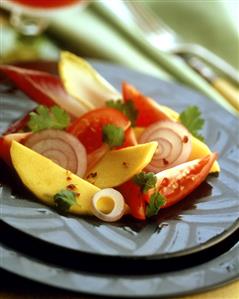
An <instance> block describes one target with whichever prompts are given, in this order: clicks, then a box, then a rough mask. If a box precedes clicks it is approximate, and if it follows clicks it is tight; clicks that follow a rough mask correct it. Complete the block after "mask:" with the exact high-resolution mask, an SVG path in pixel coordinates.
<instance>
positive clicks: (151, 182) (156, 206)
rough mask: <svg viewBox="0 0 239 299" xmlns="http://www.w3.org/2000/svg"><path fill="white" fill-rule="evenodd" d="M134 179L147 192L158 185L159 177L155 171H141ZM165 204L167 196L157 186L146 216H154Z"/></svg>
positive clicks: (142, 190)
mask: <svg viewBox="0 0 239 299" xmlns="http://www.w3.org/2000/svg"><path fill="white" fill-rule="evenodd" d="M133 181H134V182H135V184H137V185H139V186H140V190H141V192H143V193H146V192H147V191H148V190H150V189H153V188H155V187H156V183H157V178H156V176H155V174H154V173H153V172H148V173H145V172H140V173H139V174H137V175H135V176H134V177H133ZM164 204H165V197H164V196H163V195H162V194H160V193H159V192H158V191H157V190H156V188H155V190H154V193H153V194H152V195H151V196H150V199H149V204H148V205H147V207H146V216H147V217H152V216H155V215H157V214H158V211H159V210H160V208H161V207H162V206H163V205H164Z"/></svg>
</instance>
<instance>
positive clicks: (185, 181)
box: [117, 153, 217, 220]
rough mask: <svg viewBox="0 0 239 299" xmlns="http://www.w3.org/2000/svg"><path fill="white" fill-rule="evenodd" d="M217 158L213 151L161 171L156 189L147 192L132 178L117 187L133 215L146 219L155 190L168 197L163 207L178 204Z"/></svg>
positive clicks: (205, 174) (202, 178) (203, 176)
mask: <svg viewBox="0 0 239 299" xmlns="http://www.w3.org/2000/svg"><path fill="white" fill-rule="evenodd" d="M216 159H217V154H216V153H212V154H210V155H208V156H206V157H204V158H202V159H196V160H193V161H190V162H186V163H183V164H181V165H179V166H175V167H172V168H169V169H166V170H164V171H161V172H159V173H158V174H157V175H156V177H157V185H156V190H155V188H153V189H150V190H149V191H147V192H146V193H142V191H141V189H140V187H139V186H138V185H137V184H135V183H134V182H133V180H132V179H131V180H129V181H127V182H126V183H124V184H122V185H121V186H119V187H117V189H118V190H119V191H120V192H121V193H122V195H123V196H124V198H125V201H126V203H127V204H128V205H129V207H130V213H131V215H132V216H133V217H135V218H137V219H140V220H145V218H146V212H145V210H146V205H147V204H148V203H149V201H150V197H151V195H152V194H153V193H154V192H155V191H158V192H160V194H162V195H163V196H164V197H165V199H166V202H165V205H164V206H162V207H160V208H161V209H162V208H167V207H170V206H172V205H174V204H176V203H177V202H179V201H180V200H182V199H184V198H185V197H186V196H187V195H188V194H190V193H191V192H192V191H193V190H194V189H196V188H197V187H198V186H199V185H200V184H201V183H202V182H203V181H204V180H205V179H206V177H207V175H208V173H209V171H210V169H211V167H212V164H213V163H214V161H215V160H216Z"/></svg>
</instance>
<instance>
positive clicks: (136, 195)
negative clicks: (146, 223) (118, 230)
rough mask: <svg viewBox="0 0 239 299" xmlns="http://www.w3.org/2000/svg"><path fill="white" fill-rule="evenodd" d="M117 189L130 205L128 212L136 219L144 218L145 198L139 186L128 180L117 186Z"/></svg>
mask: <svg viewBox="0 0 239 299" xmlns="http://www.w3.org/2000/svg"><path fill="white" fill-rule="evenodd" d="M117 189H118V190H119V191H120V193H121V194H122V195H123V196H124V199H125V202H126V203H127V204H128V206H129V207H130V214H131V215H132V216H133V217H135V218H136V219H139V220H145V218H146V216H145V200H144V196H143V194H142V192H141V190H140V187H139V186H138V185H136V184H135V183H134V182H133V181H132V180H130V181H127V182H125V183H124V184H122V185H120V186H119V187H117Z"/></svg>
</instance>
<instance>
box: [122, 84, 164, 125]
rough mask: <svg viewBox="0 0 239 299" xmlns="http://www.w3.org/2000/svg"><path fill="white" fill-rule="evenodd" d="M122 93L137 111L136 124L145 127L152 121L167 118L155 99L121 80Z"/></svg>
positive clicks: (125, 99)
mask: <svg viewBox="0 0 239 299" xmlns="http://www.w3.org/2000/svg"><path fill="white" fill-rule="evenodd" d="M122 94H123V98H124V101H125V102H127V101H132V102H133V103H134V106H135V108H136V109H137V111H138V116H137V119H136V126H139V127H147V126H149V125H150V124H152V123H154V122H157V121H160V120H168V119H169V118H168V116H167V115H166V114H165V113H164V112H163V111H161V110H160V108H159V106H158V105H157V104H156V103H155V101H153V100H152V99H151V98H149V97H146V96H144V95H143V94H142V93H140V92H139V91H138V90H137V89H136V88H135V87H134V86H132V85H130V84H128V83H126V82H123V84H122Z"/></svg>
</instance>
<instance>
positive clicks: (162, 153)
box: [139, 121, 192, 173]
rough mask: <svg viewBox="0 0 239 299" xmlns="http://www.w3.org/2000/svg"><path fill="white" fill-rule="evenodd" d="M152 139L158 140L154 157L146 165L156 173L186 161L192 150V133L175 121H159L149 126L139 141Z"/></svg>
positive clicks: (144, 141) (148, 169) (147, 168)
mask: <svg viewBox="0 0 239 299" xmlns="http://www.w3.org/2000/svg"><path fill="white" fill-rule="evenodd" d="M150 141H157V142H158V148H157V150H156V152H155V154H154V156H153V159H152V160H151V162H150V164H149V165H148V166H147V167H146V170H147V171H152V172H154V173H157V172H159V171H161V170H163V169H167V168H171V167H173V166H175V165H179V164H181V163H184V162H186V161H187V160H188V158H189V156H190V153H191V151H192V144H191V134H190V133H189V132H188V130H187V129H186V128H185V127H184V126H183V125H182V124H180V123H176V122H173V121H159V122H156V123H154V124H152V125H150V126H149V127H147V128H146V130H145V131H144V132H143V134H142V135H141V136H140V139H139V143H147V142H150Z"/></svg>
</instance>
